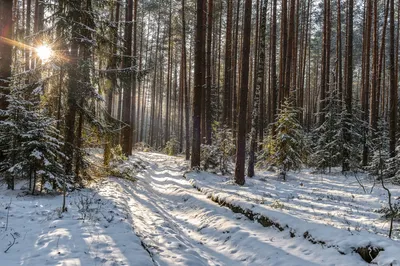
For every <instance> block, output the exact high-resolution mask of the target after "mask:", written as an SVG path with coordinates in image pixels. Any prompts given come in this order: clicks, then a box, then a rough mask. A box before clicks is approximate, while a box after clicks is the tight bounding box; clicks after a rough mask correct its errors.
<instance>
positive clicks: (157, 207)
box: [112, 153, 366, 265]
mask: <svg viewBox="0 0 400 266" xmlns="http://www.w3.org/2000/svg"><path fill="white" fill-rule="evenodd" d="M136 156H138V157H139V158H140V159H141V160H143V161H144V162H147V164H148V166H147V169H146V171H143V172H141V173H140V174H139V175H138V181H137V183H136V184H135V185H134V186H132V185H131V184H130V183H129V182H128V181H124V180H115V181H116V182H112V184H113V186H114V187H116V188H115V189H116V190H118V189H122V190H125V191H126V192H127V193H128V195H130V196H129V200H128V206H129V207H130V208H131V213H132V214H133V225H134V228H135V230H136V232H137V233H138V235H139V236H140V238H141V239H142V240H143V241H144V243H145V244H146V246H147V247H148V248H149V250H150V251H151V253H152V254H153V257H154V260H155V261H156V262H158V263H159V264H160V265H364V264H366V263H365V262H364V261H362V260H361V258H360V257H359V256H358V255H357V254H349V255H346V256H343V255H340V254H339V253H338V252H337V251H336V250H335V249H326V248H324V247H322V246H320V245H313V244H311V243H310V242H308V241H307V240H305V239H304V238H301V237H297V238H291V237H290V235H289V232H279V231H278V230H276V229H274V228H264V227H262V226H261V225H259V224H258V223H255V222H254V221H251V220H249V219H247V218H246V217H244V216H243V215H241V214H235V213H233V212H232V211H231V210H229V209H227V208H223V207H220V206H219V205H218V204H215V203H213V202H212V201H210V200H209V199H208V198H207V197H206V196H205V195H203V194H202V193H201V192H198V191H196V190H194V189H193V188H192V186H191V184H190V183H189V182H188V181H186V180H184V179H182V174H183V170H184V167H183V165H184V161H183V160H182V159H179V158H172V157H169V156H166V155H161V154H155V153H138V154H137V155H136Z"/></svg>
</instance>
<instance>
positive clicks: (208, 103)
mask: <svg viewBox="0 0 400 266" xmlns="http://www.w3.org/2000/svg"><path fill="white" fill-rule="evenodd" d="M207 20H208V23H207V27H208V29H207V86H206V88H207V94H206V97H207V98H206V143H207V144H208V145H211V134H212V132H211V131H212V126H211V124H212V121H211V119H212V117H211V86H212V84H211V79H212V73H211V66H212V63H211V44H212V32H213V24H212V22H213V0H208V18H207Z"/></svg>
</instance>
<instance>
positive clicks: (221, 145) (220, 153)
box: [201, 122, 235, 174]
mask: <svg viewBox="0 0 400 266" xmlns="http://www.w3.org/2000/svg"><path fill="white" fill-rule="evenodd" d="M234 154H235V144H234V140H233V134H232V131H231V130H230V129H229V128H227V127H225V126H223V127H221V126H220V124H219V123H217V122H215V123H214V124H213V134H212V145H205V144H203V145H202V146H201V166H202V168H203V169H204V170H205V171H207V170H211V169H212V170H214V171H215V170H219V171H220V172H221V173H222V174H227V173H230V172H231V165H230V162H231V161H232V156H234Z"/></svg>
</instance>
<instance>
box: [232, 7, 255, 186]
mask: <svg viewBox="0 0 400 266" xmlns="http://www.w3.org/2000/svg"><path fill="white" fill-rule="evenodd" d="M244 9H245V11H244V12H245V13H244V26H243V49H242V51H243V53H242V76H241V85H240V95H239V117H238V120H239V121H238V134H237V144H236V166H235V182H236V184H238V185H244V183H245V178H244V174H245V169H244V168H245V166H244V165H245V159H246V158H245V156H246V115H247V94H248V86H249V64H250V62H249V61H250V36H251V0H246V1H245V4H244Z"/></svg>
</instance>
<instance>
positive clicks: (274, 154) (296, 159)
mask: <svg viewBox="0 0 400 266" xmlns="http://www.w3.org/2000/svg"><path fill="white" fill-rule="evenodd" d="M298 113H299V111H298V109H296V108H295V107H294V106H293V103H292V102H291V100H290V99H286V100H285V102H284V103H283V104H282V109H281V111H280V113H279V115H278V118H277V122H276V123H275V136H274V137H273V140H272V143H271V145H270V149H271V150H270V152H269V154H270V157H269V162H270V163H272V164H273V165H275V166H277V167H279V169H280V171H281V172H280V174H281V176H282V177H283V179H284V180H286V174H287V172H288V171H289V170H299V169H300V168H301V165H302V163H303V159H304V158H305V157H306V154H307V151H306V145H305V138H304V132H303V128H302V126H301V124H300V123H299V121H298V119H297V118H298Z"/></svg>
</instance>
